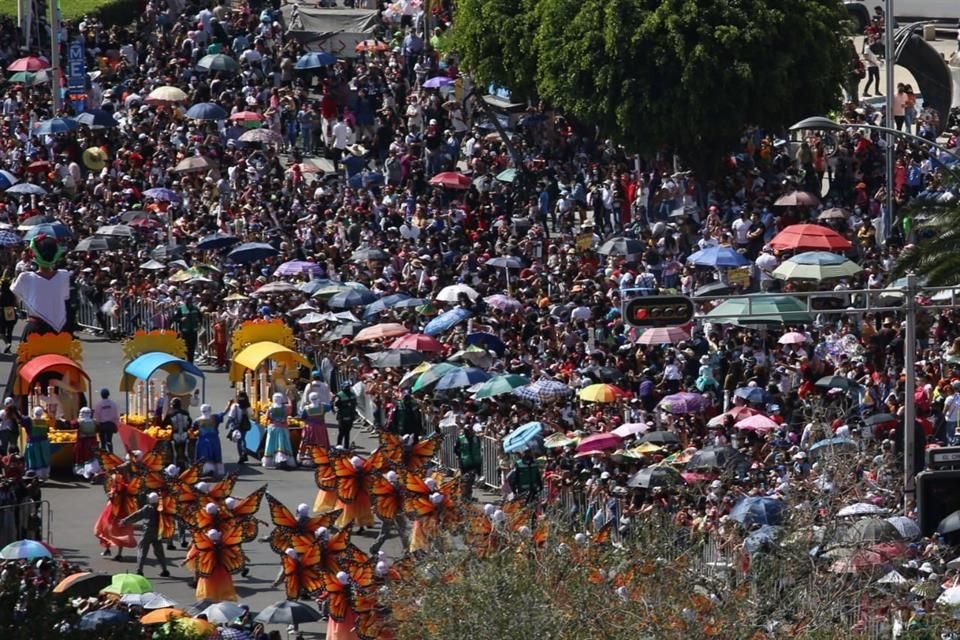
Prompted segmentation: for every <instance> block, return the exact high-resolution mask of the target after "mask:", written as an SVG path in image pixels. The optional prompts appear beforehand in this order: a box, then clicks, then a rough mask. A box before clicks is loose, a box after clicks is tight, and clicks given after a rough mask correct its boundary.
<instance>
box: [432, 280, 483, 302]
mask: <svg viewBox="0 0 960 640" xmlns="http://www.w3.org/2000/svg"><path fill="white" fill-rule="evenodd" d="M461 293H463V294H466V296H467V297H468V298H470V300H471V301H473V300H476V299H477V298H479V297H480V294H479V293H477V291H476V290H474V288H473V287H469V286H467V285H465V284H451V285H450V286H447V287H444V288H443V289H441V290H440V293H438V294H437V297H436V299H437V300H440V301H441V302H456V301H457V300H459V299H460V294H461Z"/></svg>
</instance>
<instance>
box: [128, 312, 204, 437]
mask: <svg viewBox="0 0 960 640" xmlns="http://www.w3.org/2000/svg"><path fill="white" fill-rule="evenodd" d="M122 348H123V357H124V362H125V363H126V364H125V365H124V367H123V375H122V376H121V378H120V391H122V392H123V393H124V395H125V398H126V412H125V413H124V415H122V416H121V417H120V430H119V435H120V439H121V440H122V441H123V444H124V446H125V447H126V448H127V450H128V451H130V450H133V449H139V450H140V451H150V450H152V449H153V447H154V445H155V444H156V443H157V442H158V441H169V440H170V439H171V437H172V433H171V431H170V429H168V428H164V427H163V425H162V417H163V416H164V415H165V414H166V411H167V408H168V407H169V406H170V402H171V401H172V400H173V399H174V398H179V399H180V402H181V404H182V405H183V406H184V407H190V406H191V405H194V404H196V405H199V404H200V403H201V402H203V398H204V396H205V395H206V377H205V376H204V374H203V371H201V370H200V369H199V368H198V367H197V366H196V365H195V364H193V363H191V362H189V361H188V360H186V355H187V345H186V343H185V342H184V341H183V338H181V337H179V336H178V335H177V334H176V333H175V332H173V331H166V330H155V331H137V332H136V333H134V334H133V336H132V337H131V338H129V339H128V340H125V341H124V343H123V345H122ZM198 381H199V386H198ZM158 409H159V410H158ZM191 435H192V436H193V435H195V434H191Z"/></svg>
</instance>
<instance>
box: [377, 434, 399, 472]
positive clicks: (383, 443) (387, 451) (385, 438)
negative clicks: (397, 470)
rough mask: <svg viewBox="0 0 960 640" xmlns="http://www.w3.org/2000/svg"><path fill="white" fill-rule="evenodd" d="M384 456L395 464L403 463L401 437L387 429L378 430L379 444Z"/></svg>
mask: <svg viewBox="0 0 960 640" xmlns="http://www.w3.org/2000/svg"><path fill="white" fill-rule="evenodd" d="M377 450H378V451H380V450H382V451H383V455H384V457H385V458H386V459H387V460H388V461H389V462H390V463H391V464H395V465H399V464H403V438H401V437H400V436H398V435H397V434H395V433H390V432H389V431H381V432H380V446H379V447H378V449H377Z"/></svg>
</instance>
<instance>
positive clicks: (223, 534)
mask: <svg viewBox="0 0 960 640" xmlns="http://www.w3.org/2000/svg"><path fill="white" fill-rule="evenodd" d="M242 542H243V528H242V527H239V526H236V525H234V524H225V525H223V526H222V530H221V531H220V562H221V564H222V565H223V568H224V569H226V570H227V572H229V573H239V572H240V571H242V570H243V567H244V566H245V565H246V558H244V556H243V549H241V547H240V544H241V543H242Z"/></svg>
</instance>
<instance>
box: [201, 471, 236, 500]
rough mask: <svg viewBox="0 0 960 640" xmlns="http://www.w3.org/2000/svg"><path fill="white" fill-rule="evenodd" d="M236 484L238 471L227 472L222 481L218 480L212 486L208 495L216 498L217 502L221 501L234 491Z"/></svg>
mask: <svg viewBox="0 0 960 640" xmlns="http://www.w3.org/2000/svg"><path fill="white" fill-rule="evenodd" d="M236 484H237V474H236V473H230V474H227V475H226V476H225V477H224V478H223V480H221V481H220V482H218V483H217V484H215V485H213V486H212V487H211V488H210V491H208V492H207V495H208V496H210V497H211V498H213V499H214V500H216V501H217V502H221V501H223V500H226V499H227V498H229V497H230V494H232V493H233V487H234V486H235V485H236Z"/></svg>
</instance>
